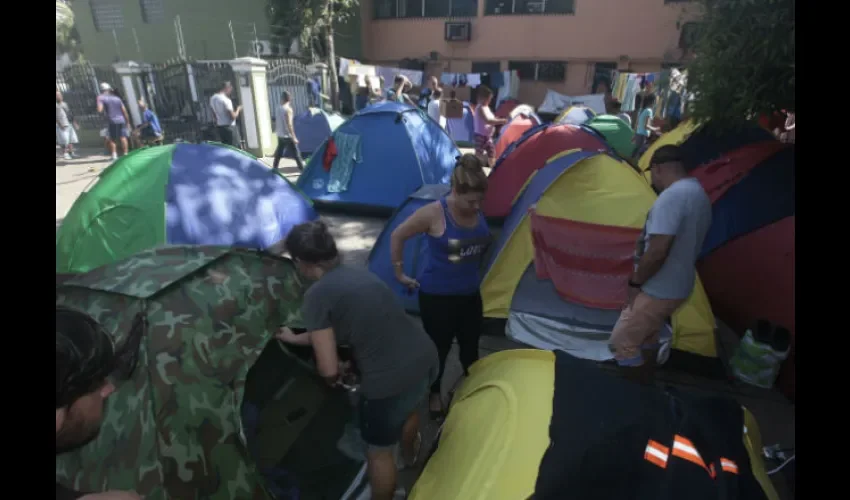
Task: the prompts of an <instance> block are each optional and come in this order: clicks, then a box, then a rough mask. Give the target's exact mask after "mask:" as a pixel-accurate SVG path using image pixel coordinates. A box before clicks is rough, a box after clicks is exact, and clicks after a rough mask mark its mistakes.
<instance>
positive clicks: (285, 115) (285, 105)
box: [272, 90, 304, 172]
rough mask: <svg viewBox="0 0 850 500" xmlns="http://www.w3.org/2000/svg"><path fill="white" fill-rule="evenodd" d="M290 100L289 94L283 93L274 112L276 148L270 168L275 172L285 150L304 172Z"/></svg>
mask: <svg viewBox="0 0 850 500" xmlns="http://www.w3.org/2000/svg"><path fill="white" fill-rule="evenodd" d="M291 100H292V98H291V97H290V95H289V92H287V91H285V90H284V91H283V93H282V94H281V95H280V106H278V107H277V109H276V110H275V111H276V112H275V119H274V129H275V133H276V134H277V148H276V149H275V150H274V163H273V164H272V166H273V167H274V169H275V170H277V166H278V164H279V163H280V159H281V158H282V157H283V156H284V153H286V151H287V150H290V151H291V152H292V156H293V157H294V158H295V164H296V165H298V170H300V171H302V172H303V171H304V161H303V160H301V151H300V150H299V149H298V138H297V137H296V136H295V127H294V126H293V124H292V105H291V104H290V101H291Z"/></svg>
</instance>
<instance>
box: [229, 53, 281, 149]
mask: <svg viewBox="0 0 850 500" xmlns="http://www.w3.org/2000/svg"><path fill="white" fill-rule="evenodd" d="M230 65H231V66H232V67H233V71H234V73H236V82H235V85H234V86H235V87H236V88H237V90H238V92H239V102H240V103H241V104H242V120H243V123H244V124H245V144H246V148H247V150H248V151H249V152H251V154H253V155H255V156H258V157H263V156H271V155H272V154H274V148H275V146H276V144H275V142H274V141H273V139H272V136H273V134H272V119H271V116H269V111H268V110H269V109H271V108H270V107H269V86H268V83H267V80H266V69H267V67H268V63H266V61H263V60H262V59H257V58H255V57H240V58H238V59H234V60H232V61H230Z"/></svg>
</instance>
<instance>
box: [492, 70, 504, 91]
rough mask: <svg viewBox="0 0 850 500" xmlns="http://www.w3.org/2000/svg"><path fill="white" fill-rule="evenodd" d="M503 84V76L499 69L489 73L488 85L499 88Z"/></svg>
mask: <svg viewBox="0 0 850 500" xmlns="http://www.w3.org/2000/svg"><path fill="white" fill-rule="evenodd" d="M504 86H505V77H504V75H503V74H502V72H501V71H499V72H498V73H490V87H491V88H493V89H500V88H502V87H504Z"/></svg>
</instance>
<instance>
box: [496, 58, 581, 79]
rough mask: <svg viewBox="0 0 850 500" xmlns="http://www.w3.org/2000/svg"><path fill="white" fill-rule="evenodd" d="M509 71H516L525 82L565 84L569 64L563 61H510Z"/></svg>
mask: <svg viewBox="0 0 850 500" xmlns="http://www.w3.org/2000/svg"><path fill="white" fill-rule="evenodd" d="M508 69H509V70H511V71H516V72H517V75H518V76H519V79H520V80H524V81H535V82H563V81H564V80H566V79H567V63H565V62H563V61H537V62H531V61H510V62H508Z"/></svg>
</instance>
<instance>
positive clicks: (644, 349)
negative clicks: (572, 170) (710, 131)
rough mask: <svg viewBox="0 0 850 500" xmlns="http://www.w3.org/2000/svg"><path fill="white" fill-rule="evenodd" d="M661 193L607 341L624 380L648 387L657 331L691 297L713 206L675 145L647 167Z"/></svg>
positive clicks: (660, 151)
mask: <svg viewBox="0 0 850 500" xmlns="http://www.w3.org/2000/svg"><path fill="white" fill-rule="evenodd" d="M649 171H651V172H652V184H653V186H654V187H655V189H656V190H658V191H659V192H660V193H661V194H660V195H659V196H658V199H656V200H655V203H653V204H652V208H651V209H650V210H649V214H647V217H646V224H645V225H644V228H643V232H642V233H641V235H640V237H639V238H638V241H637V244H636V246H635V256H634V260H635V268H634V272H633V273H632V275H631V277H630V279H629V283H628V286H629V294H628V301H627V303H626V305H625V307H624V308H623V311H622V312H621V313H620V317H619V319H618V320H617V323H616V324H615V325H614V330H613V331H612V332H611V339H610V341H609V344H610V349H611V351H612V352H613V354H614V359H616V360H617V363H618V364H619V365H620V369H621V370H622V371H623V372H624V375H625V376H626V377H627V378H630V379H632V380H635V381H637V382H640V383H645V384H649V383H651V382H652V381H653V379H654V375H655V365H656V361H657V356H658V349H659V347H660V345H659V340H660V339H659V332H660V330H661V328H662V327H663V326H664V324H665V322H666V321H667V320H668V318H670V316H672V315H673V313H674V312H676V310H677V309H679V307H681V306H682V304H684V303H685V301H686V300H687V299H688V297H689V296H690V295H691V292H692V291H693V289H694V283H695V281H696V270H695V266H696V261H697V258H698V257H699V254H700V251H701V250H702V244H703V242H704V241H705V235H706V234H707V233H708V229H709V227H710V226H711V201H710V200H709V198H708V195H707V194H706V193H705V190H704V189H703V187H702V185H701V184H700V182H699V180H697V179H695V178H694V177H691V176H689V175H688V173H687V170H686V169H685V165H684V163H683V160H682V153H681V151H680V150H679V147H678V146H662V147H660V148H658V149H657V150H656V151H655V153H653V155H652V159H651V160H650V162H649Z"/></svg>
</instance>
